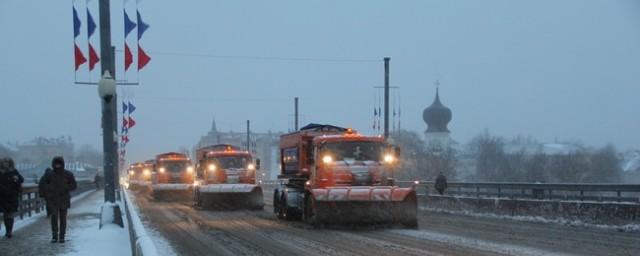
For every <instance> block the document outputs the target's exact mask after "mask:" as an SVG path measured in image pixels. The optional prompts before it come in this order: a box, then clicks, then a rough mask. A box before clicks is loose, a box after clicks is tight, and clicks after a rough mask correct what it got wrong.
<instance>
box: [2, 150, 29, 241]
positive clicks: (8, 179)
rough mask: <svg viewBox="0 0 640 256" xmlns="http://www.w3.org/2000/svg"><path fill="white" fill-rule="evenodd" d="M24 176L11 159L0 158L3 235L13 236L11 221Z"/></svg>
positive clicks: (16, 206)
mask: <svg viewBox="0 0 640 256" xmlns="http://www.w3.org/2000/svg"><path fill="white" fill-rule="evenodd" d="M23 182H24V178H23V177H22V175H20V173H19V172H18V170H16V168H15V164H14V162H13V159H11V158H3V159H0V212H2V213H3V219H4V226H5V229H6V231H5V237H7V238H11V237H13V222H14V218H15V214H16V212H18V206H19V202H20V195H21V194H22V183H23Z"/></svg>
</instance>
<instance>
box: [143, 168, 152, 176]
mask: <svg viewBox="0 0 640 256" xmlns="http://www.w3.org/2000/svg"><path fill="white" fill-rule="evenodd" d="M142 174H144V176H149V175H151V171H149V170H148V169H145V170H144V171H142Z"/></svg>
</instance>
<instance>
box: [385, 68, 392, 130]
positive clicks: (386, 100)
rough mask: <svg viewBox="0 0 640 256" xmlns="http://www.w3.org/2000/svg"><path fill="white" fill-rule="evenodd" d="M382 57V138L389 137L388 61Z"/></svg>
mask: <svg viewBox="0 0 640 256" xmlns="http://www.w3.org/2000/svg"><path fill="white" fill-rule="evenodd" d="M390 60H391V58H389V57H384V138H385V139H386V138H389V61H390Z"/></svg>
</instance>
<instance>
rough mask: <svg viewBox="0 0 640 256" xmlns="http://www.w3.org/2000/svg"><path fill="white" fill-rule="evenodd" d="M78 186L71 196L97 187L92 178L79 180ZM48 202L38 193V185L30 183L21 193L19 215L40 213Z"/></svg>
mask: <svg viewBox="0 0 640 256" xmlns="http://www.w3.org/2000/svg"><path fill="white" fill-rule="evenodd" d="M77 182H78V188H77V189H76V190H74V191H73V192H71V196H72V197H73V196H75V195H77V194H80V193H82V192H86V191H89V190H91V189H95V184H94V183H93V181H90V180H78V181H77ZM45 207H46V204H45V202H44V199H43V198H40V196H39V195H38V185H37V184H29V185H25V186H23V187H22V194H21V195H20V202H19V205H18V215H19V216H20V219H24V217H25V216H28V217H31V215H33V214H38V213H40V212H41V211H44V210H45Z"/></svg>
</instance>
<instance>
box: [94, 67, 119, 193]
mask: <svg viewBox="0 0 640 256" xmlns="http://www.w3.org/2000/svg"><path fill="white" fill-rule="evenodd" d="M98 95H99V96H100V101H101V105H102V149H103V162H104V164H103V168H104V181H105V185H104V200H105V202H112V203H114V202H115V173H114V172H115V165H116V163H115V161H114V159H115V158H114V156H112V154H113V152H114V150H113V147H115V143H116V140H115V138H116V137H115V134H114V133H115V131H114V130H113V127H114V125H113V122H114V121H115V120H114V119H113V113H112V112H113V111H112V109H111V103H112V102H111V101H112V100H113V99H114V98H115V96H116V82H115V80H113V78H112V77H111V74H110V73H109V70H106V71H105V72H104V75H103V76H102V78H101V79H100V81H99V82H98Z"/></svg>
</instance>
